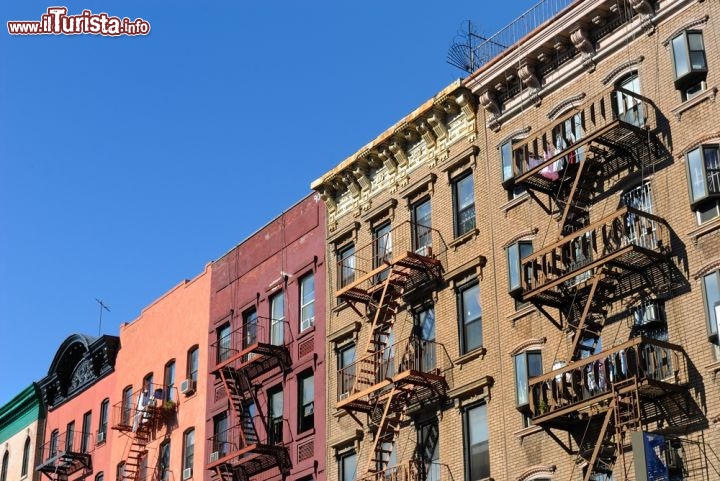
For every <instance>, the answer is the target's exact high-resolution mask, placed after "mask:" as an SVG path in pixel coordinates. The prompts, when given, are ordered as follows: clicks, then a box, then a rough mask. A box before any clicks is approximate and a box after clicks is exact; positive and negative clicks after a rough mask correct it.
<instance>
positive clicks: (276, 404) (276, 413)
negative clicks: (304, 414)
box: [268, 386, 283, 444]
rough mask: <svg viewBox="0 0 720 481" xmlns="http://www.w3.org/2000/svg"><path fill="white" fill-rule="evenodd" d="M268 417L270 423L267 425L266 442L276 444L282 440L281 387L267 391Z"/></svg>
mask: <svg viewBox="0 0 720 481" xmlns="http://www.w3.org/2000/svg"><path fill="white" fill-rule="evenodd" d="M268 398H269V401H268V406H269V408H268V409H269V413H268V417H269V420H270V425H269V426H268V429H269V431H270V432H269V433H268V444H278V443H281V442H282V440H283V422H282V421H283V392H282V387H281V386H278V387H275V388H273V389H271V390H270V391H269V392H268Z"/></svg>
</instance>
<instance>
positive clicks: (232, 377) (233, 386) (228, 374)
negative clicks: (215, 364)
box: [219, 366, 243, 415]
mask: <svg viewBox="0 0 720 481" xmlns="http://www.w3.org/2000/svg"><path fill="white" fill-rule="evenodd" d="M219 372H220V379H221V380H222V383H223V386H224V387H225V392H226V393H227V394H228V397H229V398H230V404H232V407H233V408H234V409H235V412H236V413H238V415H240V414H241V413H242V411H243V404H242V401H243V390H242V388H241V387H240V386H239V382H238V380H237V371H235V369H234V368H232V367H229V366H225V367H223V368H222V369H220V371H219Z"/></svg>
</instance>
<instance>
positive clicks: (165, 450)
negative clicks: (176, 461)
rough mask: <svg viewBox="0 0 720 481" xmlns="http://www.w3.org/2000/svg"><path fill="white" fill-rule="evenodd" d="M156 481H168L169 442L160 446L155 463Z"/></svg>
mask: <svg viewBox="0 0 720 481" xmlns="http://www.w3.org/2000/svg"><path fill="white" fill-rule="evenodd" d="M157 472H158V476H157V479H158V481H170V479H171V478H170V441H165V442H164V443H162V444H161V445H160V453H159V454H158V463H157Z"/></svg>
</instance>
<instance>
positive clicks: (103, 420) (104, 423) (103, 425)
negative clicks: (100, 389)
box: [96, 398, 110, 444]
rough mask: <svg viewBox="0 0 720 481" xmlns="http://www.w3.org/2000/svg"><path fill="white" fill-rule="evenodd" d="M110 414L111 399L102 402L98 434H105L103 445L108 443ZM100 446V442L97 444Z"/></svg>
mask: <svg viewBox="0 0 720 481" xmlns="http://www.w3.org/2000/svg"><path fill="white" fill-rule="evenodd" d="M109 414H110V398H105V399H103V400H102V402H100V416H99V418H98V434H100V433H103V435H104V438H103V441H102V442H103V443H105V442H107V428H108V416H109ZM96 444H99V441H98V442H96Z"/></svg>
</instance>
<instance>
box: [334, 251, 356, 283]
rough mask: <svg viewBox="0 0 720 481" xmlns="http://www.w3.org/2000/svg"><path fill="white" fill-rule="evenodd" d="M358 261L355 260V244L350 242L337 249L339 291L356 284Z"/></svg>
mask: <svg viewBox="0 0 720 481" xmlns="http://www.w3.org/2000/svg"><path fill="white" fill-rule="evenodd" d="M356 262H357V259H356V258H355V243H354V242H348V243H346V244H343V245H342V246H340V247H338V249H337V266H338V272H337V276H338V277H337V286H338V289H342V288H343V287H346V286H349V285H350V284H352V283H353V282H355V271H356V270H357V264H356Z"/></svg>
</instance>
